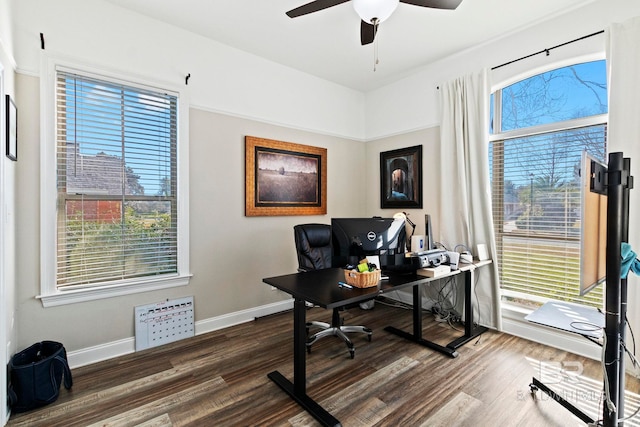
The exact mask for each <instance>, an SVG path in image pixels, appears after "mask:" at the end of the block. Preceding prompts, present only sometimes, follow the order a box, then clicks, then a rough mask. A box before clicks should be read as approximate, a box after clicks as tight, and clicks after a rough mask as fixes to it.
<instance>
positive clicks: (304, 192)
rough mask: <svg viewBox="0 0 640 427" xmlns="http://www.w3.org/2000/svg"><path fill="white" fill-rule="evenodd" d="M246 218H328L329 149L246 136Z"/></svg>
mask: <svg viewBox="0 0 640 427" xmlns="http://www.w3.org/2000/svg"><path fill="white" fill-rule="evenodd" d="M245 175H246V181H245V216H278V215H325V214H326V213H327V149H326V148H318V147H311V146H309V145H302V144H295V143H291V142H283V141H275V140H271V139H265V138H257V137H254V136H246V137H245Z"/></svg>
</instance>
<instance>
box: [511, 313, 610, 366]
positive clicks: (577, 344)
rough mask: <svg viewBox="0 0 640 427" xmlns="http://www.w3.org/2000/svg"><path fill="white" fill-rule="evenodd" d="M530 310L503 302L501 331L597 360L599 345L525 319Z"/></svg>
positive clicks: (599, 352)
mask: <svg viewBox="0 0 640 427" xmlns="http://www.w3.org/2000/svg"><path fill="white" fill-rule="evenodd" d="M532 311H533V309H529V308H523V307H520V306H517V305H512V304H508V303H505V302H503V303H502V331H503V332H506V333H508V334H510V335H515V336H518V337H520V338H524V339H527V340H529V341H534V342H537V343H540V344H544V345H548V346H550V347H554V348H558V349H560V350H564V351H567V352H569V353H573V354H577V355H580V356H584V357H588V358H591V359H595V360H599V358H600V356H601V347H599V346H597V345H596V344H594V343H593V342H591V341H589V340H588V339H585V338H583V337H581V336H579V335H576V334H572V333H569V332H564V331H561V330H559V329H554V328H551V327H548V326H542V325H538V324H536V323H532V322H529V321H527V320H526V319H525V316H527V314H530V313H531V312H532Z"/></svg>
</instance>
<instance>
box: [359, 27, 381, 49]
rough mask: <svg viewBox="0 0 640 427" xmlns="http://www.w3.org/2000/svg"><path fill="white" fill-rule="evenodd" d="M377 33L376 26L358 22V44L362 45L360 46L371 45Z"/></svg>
mask: <svg viewBox="0 0 640 427" xmlns="http://www.w3.org/2000/svg"><path fill="white" fill-rule="evenodd" d="M377 31H378V26H377V25H373V24H369V23H368V22H364V21H360V43H361V44H362V46H364V45H366V44H370V43H373V39H375V38H376V32H377Z"/></svg>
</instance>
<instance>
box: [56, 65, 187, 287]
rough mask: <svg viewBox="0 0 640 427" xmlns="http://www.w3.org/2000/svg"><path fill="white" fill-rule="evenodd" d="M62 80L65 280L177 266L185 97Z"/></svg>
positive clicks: (81, 281) (61, 278) (78, 78)
mask: <svg viewBox="0 0 640 427" xmlns="http://www.w3.org/2000/svg"><path fill="white" fill-rule="evenodd" d="M57 81H58V84H57V114H58V126H57V129H58V130H57V147H58V148H57V161H58V168H57V181H58V182H57V184H58V185H57V187H58V207H59V210H58V222H57V224H58V233H57V234H58V258H57V269H56V271H57V285H58V287H61V286H71V285H87V284H102V283H105V282H112V281H117V280H124V279H131V278H138V277H143V276H157V275H161V274H168V273H177V197H176V188H177V186H176V165H177V158H176V147H177V125H176V122H177V98H176V97H175V96H173V95H168V94H165V93H156V92H153V91H149V90H145V89H139V88H134V87H128V86H123V85H120V84H115V83H111V82H107V81H101V80H96V79H94V78H90V77H87V76H82V75H77V74H72V73H65V72H59V73H58V80H57Z"/></svg>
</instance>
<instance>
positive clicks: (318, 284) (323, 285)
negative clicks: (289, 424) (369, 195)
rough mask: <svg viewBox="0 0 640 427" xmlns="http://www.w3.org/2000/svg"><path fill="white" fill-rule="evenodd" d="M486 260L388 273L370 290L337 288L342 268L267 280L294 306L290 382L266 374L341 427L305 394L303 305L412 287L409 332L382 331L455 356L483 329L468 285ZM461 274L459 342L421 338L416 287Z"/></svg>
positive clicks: (325, 421)
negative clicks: (441, 270)
mask: <svg viewBox="0 0 640 427" xmlns="http://www.w3.org/2000/svg"><path fill="white" fill-rule="evenodd" d="M490 262H491V261H485V262H481V263H478V264H475V265H467V266H461V268H460V269H459V270H455V271H452V272H450V273H448V274H445V275H443V276H439V277H436V278H430V277H422V276H418V275H416V274H410V275H400V274H396V275H389V279H388V280H381V281H380V282H379V283H378V285H377V286H373V287H370V288H363V289H360V288H353V289H348V288H343V287H340V286H338V282H339V281H344V270H343V269H341V268H329V269H325V270H314V271H307V272H301V273H293V274H287V275H284V276H276V277H268V278H265V279H263V280H262V281H263V282H264V283H267V284H269V285H271V286H274V287H275V288H277V289H280V290H281V291H284V292H286V293H288V294H290V295H291V296H293V298H294V304H293V382H291V381H289V380H288V379H287V378H285V376H284V375H282V374H281V373H280V372H278V371H273V372H271V373H269V374H268V375H267V377H268V378H269V379H271V380H272V381H273V382H274V383H276V384H277V385H278V386H279V387H280V388H281V389H282V390H283V391H284V392H286V393H287V394H288V395H289V396H290V397H291V398H292V399H293V400H295V401H296V402H297V403H298V404H299V405H300V406H302V407H303V408H304V409H305V410H306V411H307V412H309V414H311V415H312V416H313V417H314V418H315V419H316V420H318V421H319V422H320V423H321V424H322V425H324V426H341V424H340V422H339V421H338V420H337V419H336V418H335V417H334V416H333V415H331V414H330V413H329V412H328V411H327V410H326V409H324V408H323V407H322V406H320V404H318V403H317V402H316V401H315V400H313V399H312V398H311V397H310V396H309V395H307V391H306V381H307V379H306V340H307V331H306V310H307V306H306V302H307V301H308V302H310V303H313V304H315V305H318V306H320V307H322V308H325V309H334V308H340V307H344V306H346V305H350V304H354V303H360V302H364V301H367V300H370V299H372V298H374V297H376V296H378V295H382V294H384V293H388V292H391V291H396V290H400V289H404V288H407V287H413V333H407V332H405V331H403V330H401V329H398V328H395V327H393V326H388V327H386V328H385V330H386V331H388V332H391V333H393V334H396V335H398V336H401V337H403V338H406V339H408V340H410V341H413V342H415V343H418V344H420V345H423V346H426V347H428V348H431V349H434V350H437V351H440V352H442V353H444V354H446V355H448V356H450V357H457V356H458V352H457V351H456V349H457V348H459V347H460V346H462V345H464V344H465V343H466V342H468V341H470V340H472V339H473V338H474V337H477V336H478V335H480V334H482V333H483V332H485V331H486V330H487V328H485V327H483V326H474V325H473V304H472V302H473V301H472V295H473V292H472V286H473V271H474V270H475V268H476V267H478V266H482V265H486V264H488V263H490ZM460 273H462V274H464V275H465V303H464V304H465V318H466V322H465V332H464V335H463V336H461V337H460V338H457V339H455V340H453V341H451V342H450V343H449V344H447V345H446V346H441V345H439V344H436V343H434V342H431V341H428V340H425V339H423V338H422V301H421V296H420V285H423V284H425V283H429V282H431V281H434V280H438V279H442V278H446V277H451V276H455V275H457V274H460Z"/></svg>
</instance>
